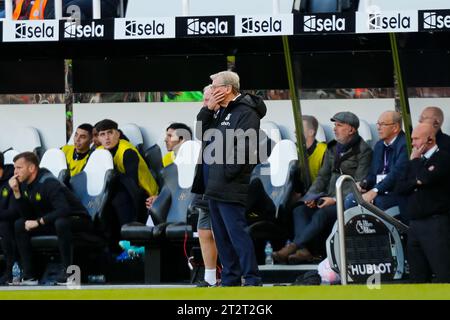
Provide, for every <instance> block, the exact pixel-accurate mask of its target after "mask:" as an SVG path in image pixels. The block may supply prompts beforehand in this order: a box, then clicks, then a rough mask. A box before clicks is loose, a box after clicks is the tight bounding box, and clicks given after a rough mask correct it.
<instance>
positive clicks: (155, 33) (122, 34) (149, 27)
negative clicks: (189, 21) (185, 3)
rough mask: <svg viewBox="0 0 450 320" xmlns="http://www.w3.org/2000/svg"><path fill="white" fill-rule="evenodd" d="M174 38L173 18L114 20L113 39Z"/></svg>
mask: <svg viewBox="0 0 450 320" xmlns="http://www.w3.org/2000/svg"><path fill="white" fill-rule="evenodd" d="M157 38H175V17H155V18H136V19H131V18H120V19H114V39H116V40H124V39H157Z"/></svg>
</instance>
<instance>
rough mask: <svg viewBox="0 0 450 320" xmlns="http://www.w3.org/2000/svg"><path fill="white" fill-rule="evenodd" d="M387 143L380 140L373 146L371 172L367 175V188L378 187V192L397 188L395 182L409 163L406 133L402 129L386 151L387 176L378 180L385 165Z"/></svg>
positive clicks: (383, 192)
mask: <svg viewBox="0 0 450 320" xmlns="http://www.w3.org/2000/svg"><path fill="white" fill-rule="evenodd" d="M385 148H386V147H385V145H384V141H383V140H379V141H378V142H377V143H376V144H375V147H374V148H373V158H372V164H371V166H370V170H369V174H368V175H367V177H366V180H367V187H366V189H372V188H377V189H378V194H385V193H386V192H392V191H394V188H395V183H396V181H397V180H398V178H399V177H400V175H401V174H402V172H403V171H404V170H405V168H406V165H407V163H408V150H407V149H406V138H405V133H404V132H403V131H401V132H400V133H399V134H398V136H397V139H395V141H394V143H392V145H390V146H389V147H388V150H387V151H386V152H387V153H386V166H387V172H386V173H385V174H386V177H385V178H384V179H383V180H382V181H380V182H379V183H376V182H377V175H378V174H383V168H384V165H385Z"/></svg>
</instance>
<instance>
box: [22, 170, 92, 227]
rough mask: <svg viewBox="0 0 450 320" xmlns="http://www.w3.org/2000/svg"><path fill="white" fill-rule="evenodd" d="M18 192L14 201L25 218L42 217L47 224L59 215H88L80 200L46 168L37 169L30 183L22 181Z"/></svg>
mask: <svg viewBox="0 0 450 320" xmlns="http://www.w3.org/2000/svg"><path fill="white" fill-rule="evenodd" d="M20 192H21V197H20V199H18V200H17V199H16V200H15V202H16V204H17V208H18V210H19V213H20V215H21V216H22V217H23V218H25V219H30V220H34V219H38V218H41V217H42V218H43V219H44V223H45V224H49V223H54V222H55V220H56V219H58V218H60V217H68V216H82V215H88V212H87V210H86V209H85V208H84V206H83V205H82V203H81V201H80V200H79V199H78V198H77V197H76V196H75V195H74V194H73V193H72V192H71V191H70V190H69V189H68V188H67V187H66V186H65V185H63V184H62V183H61V182H59V180H58V179H56V178H55V177H54V176H53V175H52V174H51V173H50V171H48V170H47V169H39V173H38V175H37V177H36V179H35V180H34V181H33V182H32V183H31V184H29V185H27V184H26V183H22V184H21V186H20Z"/></svg>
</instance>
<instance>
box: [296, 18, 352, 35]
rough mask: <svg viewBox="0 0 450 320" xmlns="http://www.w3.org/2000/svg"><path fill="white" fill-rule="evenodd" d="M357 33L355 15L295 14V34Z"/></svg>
mask: <svg viewBox="0 0 450 320" xmlns="http://www.w3.org/2000/svg"><path fill="white" fill-rule="evenodd" d="M351 32H355V15H354V14H348V13H318V14H305V15H304V14H295V15H294V33H296V34H297V33H305V34H311V33H351Z"/></svg>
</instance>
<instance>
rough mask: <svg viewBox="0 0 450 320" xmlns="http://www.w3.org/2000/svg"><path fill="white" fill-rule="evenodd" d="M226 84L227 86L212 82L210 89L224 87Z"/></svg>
mask: <svg viewBox="0 0 450 320" xmlns="http://www.w3.org/2000/svg"><path fill="white" fill-rule="evenodd" d="M226 86H229V84H212V85H211V89H212V90H216V89H217V88H219V87H226Z"/></svg>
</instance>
